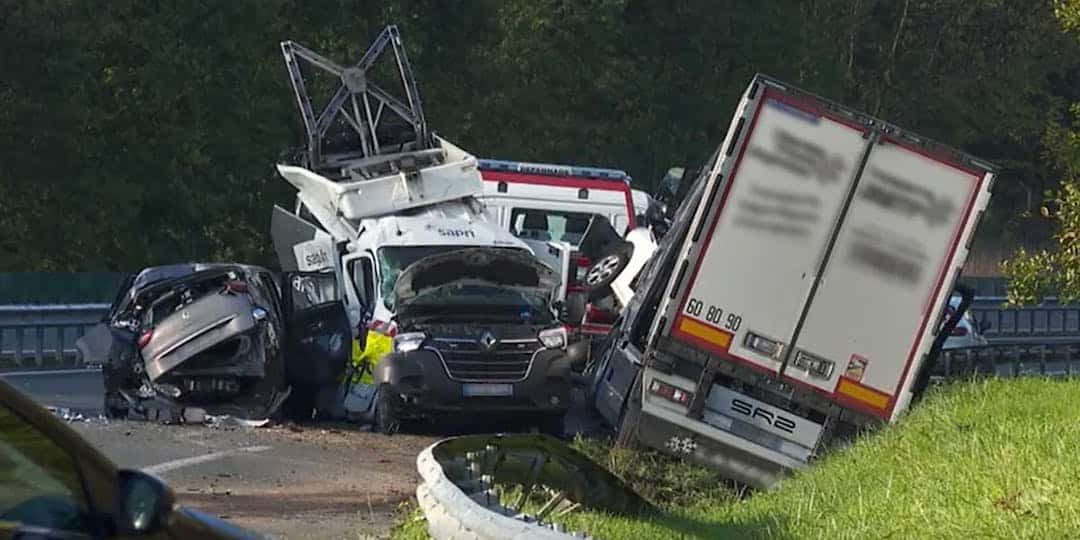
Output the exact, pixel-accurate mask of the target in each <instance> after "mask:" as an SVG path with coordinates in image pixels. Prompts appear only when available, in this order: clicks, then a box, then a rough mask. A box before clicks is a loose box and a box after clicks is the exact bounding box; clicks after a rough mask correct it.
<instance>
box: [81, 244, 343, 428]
mask: <svg viewBox="0 0 1080 540" xmlns="http://www.w3.org/2000/svg"><path fill="white" fill-rule="evenodd" d="M333 287H334V285H333V279H332V276H331V277H327V276H325V275H320V274H285V275H278V274H275V273H273V272H271V271H269V270H267V269H265V268H261V267H258V266H250V265H242V264H229V263H212V264H202V263H192V264H178V265H171V266H158V267H151V268H147V269H145V270H143V271H141V272H139V273H138V274H135V275H133V276H131V277H129V278H128V280H127V281H126V282H125V284H124V286H123V287H122V288H121V290H120V292H119V294H118V296H117V298H116V300H115V301H114V302H113V304H112V306H111V308H110V309H109V311H108V313H107V314H106V316H105V318H104V320H103V321H102V322H101V323H100V324H98V325H97V326H95V327H94V328H93V329H91V330H90V331H89V332H87V334H86V336H84V337H82V338H81V339H80V340H79V341H78V344H77V345H78V348H79V351H80V353H81V355H82V358H83V361H84V362H86V363H88V364H98V365H101V366H102V373H103V375H104V381H105V410H106V412H107V414H108V415H109V416H110V417H136V418H145V419H150V420H156V421H163V422H201V421H203V419H204V418H205V415H206V414H213V415H230V416H235V417H238V418H244V419H253V420H261V419H267V418H272V417H274V416H275V415H277V414H278V413H279V412H280V411H282V409H283V405H286V404H288V406H289V408H290V409H293V411H294V412H296V413H297V414H298V415H299V416H303V414H304V411H305V410H306V411H308V412H310V411H311V406H312V404H313V403H314V396H315V394H316V393H317V391H318V389H319V388H320V387H322V386H325V385H333V384H336V382H337V377H338V376H339V375H340V374H341V372H342V371H343V370H344V367H345V364H346V361H347V360H348V355H349V345H350V339H351V337H352V333H351V330H350V329H349V323H348V318H347V316H346V314H345V310H344V307H343V306H342V305H341V304H340V302H337V301H335V300H334V294H333Z"/></svg>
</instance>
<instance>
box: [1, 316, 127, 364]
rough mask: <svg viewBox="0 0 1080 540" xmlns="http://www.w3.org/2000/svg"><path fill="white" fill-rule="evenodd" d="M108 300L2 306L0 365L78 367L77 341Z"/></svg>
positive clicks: (97, 318)
mask: <svg viewBox="0 0 1080 540" xmlns="http://www.w3.org/2000/svg"><path fill="white" fill-rule="evenodd" d="M108 309H109V306H108V304H59V305H17V306H0V369H34V368H56V367H77V366H81V365H82V359H81V358H79V353H78V350H77V349H76V348H75V341H76V340H78V339H79V338H80V337H82V336H83V335H84V334H85V333H86V331H87V330H88V329H90V328H91V327H93V326H94V325H95V324H97V323H98V322H100V320H101V318H102V316H103V315H104V314H105V312H106V311H107V310H108Z"/></svg>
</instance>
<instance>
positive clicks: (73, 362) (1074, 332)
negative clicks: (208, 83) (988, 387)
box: [0, 296, 1080, 369]
mask: <svg viewBox="0 0 1080 540" xmlns="http://www.w3.org/2000/svg"><path fill="white" fill-rule="evenodd" d="M1004 303H1005V297H1004V296H978V297H976V298H975V302H974V303H973V304H972V306H971V308H970V311H971V314H972V315H973V316H974V317H975V319H976V320H978V321H980V322H986V323H987V324H988V325H989V326H988V328H986V330H984V331H983V332H982V334H983V335H984V336H985V337H986V338H987V340H988V341H989V342H990V343H991V344H1031V345H1052V344H1065V343H1072V342H1080V304H1058V303H1057V300H1056V299H1055V298H1052V297H1051V298H1047V299H1046V301H1044V302H1043V303H1042V304H1040V305H1037V306H1028V307H1023V308H1015V307H1005V306H1004ZM108 308H109V306H108V304H54V305H8V306H0V369H5V368H17V369H27V368H36V367H55V366H77V365H79V364H80V363H81V360H80V359H79V358H78V352H77V351H76V349H75V340H77V339H78V338H79V337H81V336H82V335H83V334H85V333H86V330H87V329H89V328H90V327H92V326H93V325H95V324H97V323H98V322H99V321H100V320H101V317H102V316H103V315H104V314H105V311H106V310H108Z"/></svg>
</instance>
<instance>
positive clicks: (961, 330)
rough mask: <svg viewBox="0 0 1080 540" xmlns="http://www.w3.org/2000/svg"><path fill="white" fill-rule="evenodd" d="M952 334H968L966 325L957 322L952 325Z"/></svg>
mask: <svg viewBox="0 0 1080 540" xmlns="http://www.w3.org/2000/svg"><path fill="white" fill-rule="evenodd" d="M952 335H954V336H966V335H968V329H967V327H966V326H960V325H959V324H958V325H956V326H955V327H953V329H952Z"/></svg>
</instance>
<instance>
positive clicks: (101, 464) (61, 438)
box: [0, 380, 261, 540]
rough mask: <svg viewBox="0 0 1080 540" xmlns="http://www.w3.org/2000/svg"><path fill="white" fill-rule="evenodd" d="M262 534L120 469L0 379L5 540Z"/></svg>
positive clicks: (0, 523) (0, 504) (1, 527)
mask: <svg viewBox="0 0 1080 540" xmlns="http://www.w3.org/2000/svg"><path fill="white" fill-rule="evenodd" d="M132 537H140V538H209V539H238V538H261V536H259V535H257V534H256V533H253V532H250V531H247V530H244V529H241V528H239V527H237V526H235V525H232V524H230V523H228V522H227V521H224V520H222V519H219V518H216V517H214V516H211V515H209V514H206V513H203V512H200V511H198V510H194V509H191V508H185V507H183V506H180V505H177V504H176V497H175V495H174V493H173V491H172V490H171V489H169V487H168V486H166V485H165V484H164V483H163V482H162V481H161V480H160V479H158V478H157V477H155V476H153V475H150V474H147V473H143V472H140V471H134V470H121V469H117V467H116V465H114V464H113V463H112V462H111V461H109V459H108V458H106V457H105V456H104V455H102V454H101V452H99V451H98V450H97V449H95V448H94V447H93V446H91V445H90V444H89V443H88V442H86V440H85V439H83V438H82V437H80V436H79V434H78V433H76V432H75V431H74V430H73V429H71V428H70V427H68V426H67V425H66V424H64V422H62V421H61V420H60V419H59V418H57V417H56V416H55V415H53V414H52V413H50V412H49V411H48V410H46V409H45V408H44V407H42V406H41V405H38V404H37V403H35V402H34V401H33V400H31V399H30V398H29V397H27V396H25V395H23V394H21V393H19V391H17V390H15V388H13V387H12V386H10V385H9V384H8V383H6V382H4V381H3V380H0V538H12V539H27V540H29V539H71V540H75V539H89V538H94V539H103V538H132Z"/></svg>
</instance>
